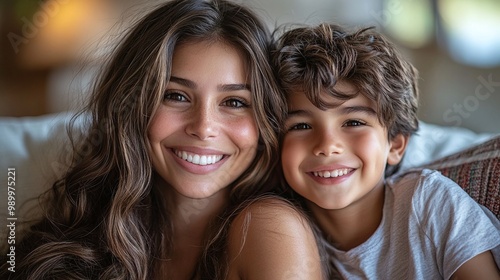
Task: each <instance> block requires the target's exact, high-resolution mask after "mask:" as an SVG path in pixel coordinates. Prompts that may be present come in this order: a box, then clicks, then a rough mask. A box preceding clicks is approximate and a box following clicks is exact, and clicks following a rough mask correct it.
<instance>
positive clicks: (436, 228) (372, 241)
mask: <svg viewBox="0 0 500 280" xmlns="http://www.w3.org/2000/svg"><path fill="white" fill-rule="evenodd" d="M485 211H488V209H486V208H482V207H481V206H480V205H479V204H477V203H476V202H475V201H474V200H473V199H472V198H471V197H470V196H469V195H468V194H467V193H466V192H465V191H463V190H462V189H461V188H460V187H459V186H458V185H457V184H456V183H454V182H453V181H452V180H450V179H449V178H447V177H445V176H443V175H441V173H439V172H438V171H432V170H419V171H411V172H408V173H405V174H401V175H397V176H394V177H392V178H389V179H388V180H387V181H386V188H385V201H384V210H383V218H382V222H381V224H380V225H379V227H378V228H377V230H376V231H375V233H374V234H373V235H372V236H371V237H370V238H369V239H368V240H367V241H365V242H364V243H363V244H361V245H359V246H357V247H356V248H353V249H351V250H349V251H347V252H345V251H340V250H337V249H336V248H334V247H333V246H332V245H331V244H327V245H326V246H327V251H328V253H329V259H330V260H329V261H330V264H331V265H334V266H335V267H336V269H337V270H338V271H339V273H340V274H341V275H342V277H343V278H346V279H426V280H427V279H449V278H450V277H451V276H452V275H453V273H455V271H456V270H457V269H458V268H459V267H460V266H461V265H462V264H464V263H465V262H466V261H468V260H470V259H471V258H473V257H474V256H476V255H478V254H480V253H482V252H485V251H488V250H493V252H494V257H495V260H496V263H497V266H499V267H500V221H499V220H498V219H497V218H496V217H495V216H494V215H493V214H492V213H491V212H489V215H488V213H486V212H485ZM332 277H333V276H332Z"/></svg>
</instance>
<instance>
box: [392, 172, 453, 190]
mask: <svg viewBox="0 0 500 280" xmlns="http://www.w3.org/2000/svg"><path fill="white" fill-rule="evenodd" d="M386 184H387V185H388V186H390V187H391V188H395V187H398V188H399V187H400V186H406V187H410V186H414V187H418V186H422V187H427V186H430V187H435V186H436V184H438V185H441V184H444V185H450V184H451V185H456V183H455V182H453V181H452V180H451V179H449V178H448V177H446V176H444V175H443V174H441V172H439V171H438V170H432V169H426V168H420V169H410V170H407V171H404V172H401V173H396V174H394V175H392V176H390V177H388V178H386Z"/></svg>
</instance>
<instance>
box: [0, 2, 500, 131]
mask: <svg viewBox="0 0 500 280" xmlns="http://www.w3.org/2000/svg"><path fill="white" fill-rule="evenodd" d="M89 1H90V0H89ZM92 1H97V0H92ZM402 1H403V0H402ZM404 1H410V0H404ZM63 2H68V3H69V2H70V1H63ZM97 2H100V3H101V4H100V5H101V8H100V9H101V10H103V9H105V8H103V7H106V6H105V5H104V6H103V5H102V2H103V1H97ZM141 2H147V4H148V5H154V4H156V3H159V2H161V1H157V0H155V1H146V0H137V1H135V0H127V1H125V0H123V1H122V0H110V2H109V5H110V6H109V7H111V9H109V10H110V11H112V12H110V13H109V16H103V14H102V13H93V14H95V15H96V16H97V15H99V18H95V19H92V18H89V20H90V21H91V22H92V26H93V27H94V28H95V34H94V35H95V36H94V37H92V36H89V37H88V38H87V40H89V41H90V43H89V44H87V45H86V46H85V47H82V48H81V49H79V51H82V53H84V54H87V55H88V54H89V53H94V52H96V51H102V49H103V48H105V46H104V45H102V44H99V43H98V41H99V40H98V39H96V38H98V37H97V36H102V35H103V34H104V35H113V34H115V33H113V32H105V31H103V30H107V29H109V28H110V27H112V26H114V28H115V30H119V29H120V28H123V27H124V26H126V24H127V22H129V21H130V20H129V17H128V16H130V15H132V14H137V12H139V11H143V10H144V9H143V8H142V5H141ZM237 2H240V3H241V2H243V3H245V4H247V5H249V6H251V7H252V8H254V9H255V10H256V11H257V12H259V13H260V14H261V15H262V16H263V17H264V19H266V20H267V22H268V23H269V26H270V27H274V26H276V25H277V24H282V23H290V22H298V23H304V22H306V23H317V22H320V21H324V20H326V21H335V22H338V23H341V24H348V25H351V26H367V25H375V26H378V27H379V29H380V30H383V27H384V24H386V23H387V22H386V21H387V20H388V19H390V11H388V10H387V8H386V9H384V8H383V6H382V4H381V0H378V1H374V0H351V1H346V0H237ZM116 4H119V5H116ZM114 5H116V6H114ZM0 12H1V11H0ZM122 12H124V13H125V14H122ZM54 15H55V14H54ZM388 16H389V17H388ZM21 17H23V16H22V15H19V14H17V15H10V18H11V20H13V21H14V22H15V21H16V20H17V21H18V22H19V19H20V18H21ZM2 18H3V19H4V20H5V18H6V17H5V15H3V17H2ZM25 18H27V19H28V20H29V19H30V18H31V19H32V17H31V16H30V15H26V16H25ZM48 20H49V23H50V22H52V21H54V17H52V15H49V17H48ZM117 21H119V22H122V23H123V22H125V24H118V25H113V24H114V22H117ZM82 25H84V24H82ZM0 27H2V34H1V36H2V40H3V42H2V44H1V45H0V60H1V62H0V65H1V66H0V67H1V68H0V70H1V71H0V115H39V114H42V113H51V112H59V111H65V110H70V109H73V108H76V107H77V106H78V104H80V103H81V100H82V99H83V98H84V97H85V93H86V91H87V87H88V83H89V82H90V81H91V79H92V75H93V71H92V69H93V68H92V67H86V66H85V64H82V63H81V62H79V61H77V60H76V57H78V56H75V58H74V59H75V60H71V58H67V57H66V60H63V61H62V62H61V61H59V62H57V63H56V64H54V65H52V66H50V67H49V68H48V67H46V66H43V65H42V66H40V64H39V65H38V66H36V65H35V66H34V67H25V68H23V67H19V66H16V65H15V63H16V62H17V61H19V60H20V59H19V58H20V57H21V55H20V54H18V53H14V52H13V50H12V46H11V45H9V42H5V38H6V37H7V33H8V32H12V30H10V29H9V28H10V27H9V26H6V24H3V26H1V25H0ZM39 29H40V30H39V32H38V33H36V34H34V35H33V37H32V38H30V44H33V45H34V43H33V42H35V41H36V40H37V39H39V37H41V35H40V34H42V30H45V29H47V27H46V26H40V28H39ZM17 32H22V31H21V30H19V29H18V30H17ZM396 43H397V42H396ZM68 48H69V44H68ZM401 50H402V52H404V54H405V55H407V57H408V58H409V60H410V61H412V62H413V63H414V65H415V66H416V67H417V68H418V69H419V71H420V75H421V80H420V89H421V98H420V104H421V106H420V114H419V116H420V118H421V119H422V120H423V121H427V122H430V123H436V124H442V125H452V126H462V127H466V128H469V129H472V130H474V131H476V132H499V133H500V121H497V119H498V117H499V116H500V113H498V111H499V109H500V67H495V68H487V69H481V68H476V67H470V66H465V65H463V64H460V63H458V62H456V61H454V60H453V59H451V58H450V57H449V56H448V54H447V53H446V52H445V51H443V50H442V49H440V48H438V47H436V45H431V46H427V47H425V48H419V49H405V48H403V47H401ZM56 54H58V55H56V57H63V58H64V57H65V56H68V57H71V55H72V54H71V53H68V52H64V53H62V52H61V53H56ZM63 55H65V56H63ZM44 56H45V55H44V53H43V51H40V50H37V51H36V52H35V57H40V58H43V57H44ZM7 58H8V59H7ZM5 61H9V63H10V64H9V63H6V62H5ZM31 61H32V62H35V59H31ZM16 67H19V68H20V69H18V70H16V71H17V72H16V71H14V72H12V71H11V70H10V69H15V68H16ZM7 73H10V74H7ZM23 75H24V76H23ZM42 106H43V108H42Z"/></svg>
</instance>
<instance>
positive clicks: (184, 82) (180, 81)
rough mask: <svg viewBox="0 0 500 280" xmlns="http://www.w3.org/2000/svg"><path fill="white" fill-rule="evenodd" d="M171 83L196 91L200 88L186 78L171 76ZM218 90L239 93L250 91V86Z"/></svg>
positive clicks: (236, 86) (223, 87)
mask: <svg viewBox="0 0 500 280" xmlns="http://www.w3.org/2000/svg"><path fill="white" fill-rule="evenodd" d="M170 81H171V82H174V83H177V84H180V85H183V86H185V87H188V88H192V89H196V88H197V87H198V86H197V85H196V83H195V82H193V81H191V80H188V79H184V78H179V77H176V76H170ZM217 88H218V90H220V91H237V90H250V85H248V84H223V85H219V86H218V87H217Z"/></svg>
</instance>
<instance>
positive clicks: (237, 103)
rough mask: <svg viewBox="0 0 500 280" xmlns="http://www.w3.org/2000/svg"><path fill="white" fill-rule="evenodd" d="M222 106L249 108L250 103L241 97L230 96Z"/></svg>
mask: <svg viewBox="0 0 500 280" xmlns="http://www.w3.org/2000/svg"><path fill="white" fill-rule="evenodd" d="M222 106H226V107H232V108H247V107H249V106H250V105H249V104H248V102H246V101H245V100H241V99H239V98H230V99H227V100H224V102H222Z"/></svg>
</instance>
